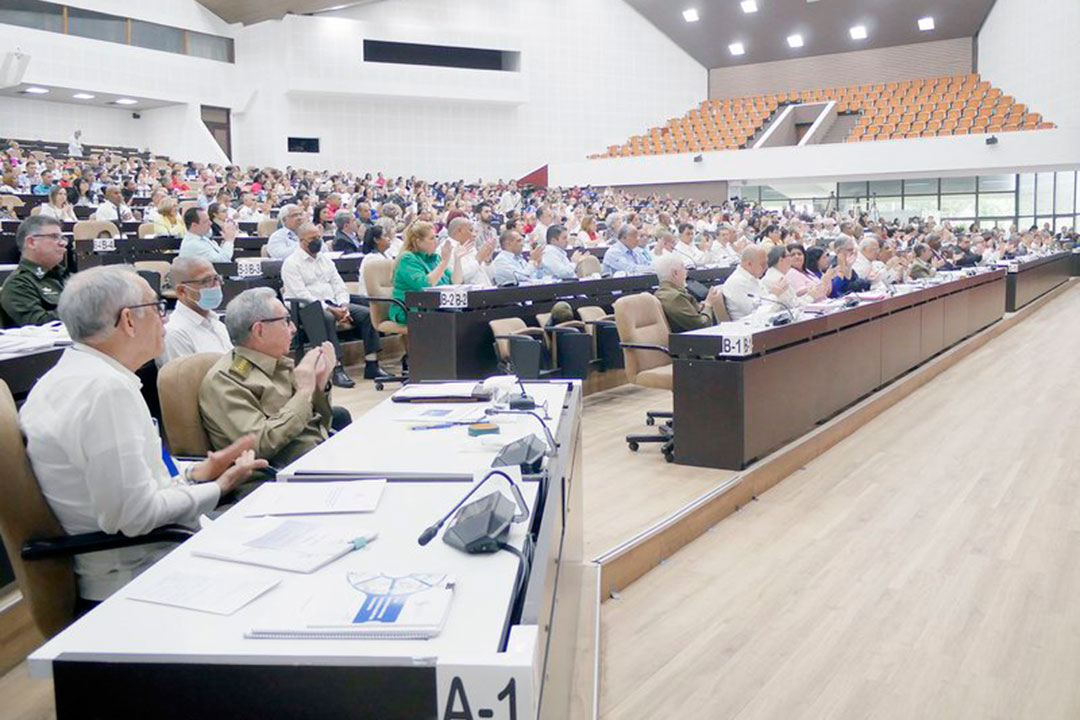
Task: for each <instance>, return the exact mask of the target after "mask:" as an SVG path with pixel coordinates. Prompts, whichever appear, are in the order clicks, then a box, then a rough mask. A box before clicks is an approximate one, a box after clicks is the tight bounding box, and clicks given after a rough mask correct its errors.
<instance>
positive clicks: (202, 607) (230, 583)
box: [127, 570, 280, 615]
mask: <svg viewBox="0 0 1080 720" xmlns="http://www.w3.org/2000/svg"><path fill="white" fill-rule="evenodd" d="M278 582H280V581H279V580H278V579H277V578H275V577H270V576H268V575H266V574H263V573H237V572H230V573H228V574H226V573H222V572H194V571H180V570H174V571H172V572H170V573H164V574H157V575H156V576H154V577H153V578H152V579H144V581H143V582H139V583H137V584H136V586H135V587H136V589H135V590H131V591H129V592H128V595H127V596H128V598H129V599H131V600H139V601H142V602H148V603H154V604H156V605H171V606H172V607H180V608H186V609H188V610H198V611H200V612H208V613H213V614H215V615H232V614H233V613H234V612H236V611H237V610H239V609H240V608H242V607H244V606H245V605H247V604H248V603H249V602H251V601H252V600H254V599H255V598H257V597H259V596H260V595H262V594H263V593H265V592H267V591H268V590H270V589H271V588H273V587H274V586H276V585H277V584H278Z"/></svg>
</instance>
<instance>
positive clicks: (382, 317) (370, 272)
mask: <svg viewBox="0 0 1080 720" xmlns="http://www.w3.org/2000/svg"><path fill="white" fill-rule="evenodd" d="M363 269H364V277H363V278H362V280H363V281H364V291H365V292H366V293H367V295H368V297H375V298H390V297H393V296H394V261H393V260H391V259H390V258H383V257H369V258H366V259H365V260H364V264H363ZM368 309H369V310H370V311H371V324H372V325H374V326H375V327H379V324H380V323H383V322H386V321H387V320H389V319H390V305H389V304H388V303H382V302H373V303H371V304H370V305H369V307H368Z"/></svg>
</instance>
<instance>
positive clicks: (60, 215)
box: [38, 203, 78, 222]
mask: <svg viewBox="0 0 1080 720" xmlns="http://www.w3.org/2000/svg"><path fill="white" fill-rule="evenodd" d="M38 215H40V216H41V217H47V218H52V219H53V220H56V221H57V222H77V221H78V218H77V217H75V208H73V207H71V206H70V205H65V206H64V207H62V208H58V207H53V206H52V205H50V204H49V203H45V204H43V205H41V210H39V211H38Z"/></svg>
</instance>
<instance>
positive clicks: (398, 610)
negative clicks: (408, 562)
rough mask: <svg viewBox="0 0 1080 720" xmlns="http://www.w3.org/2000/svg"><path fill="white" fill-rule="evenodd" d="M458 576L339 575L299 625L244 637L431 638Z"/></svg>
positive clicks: (440, 625)
mask: <svg viewBox="0 0 1080 720" xmlns="http://www.w3.org/2000/svg"><path fill="white" fill-rule="evenodd" d="M453 597H454V580H453V578H452V577H451V576H449V575H441V574H431V573H409V574H392V573H385V572H346V573H341V574H334V575H333V576H332V578H331V580H330V581H329V582H327V584H326V585H323V586H320V587H319V588H318V590H317V591H316V592H314V593H313V594H312V596H311V599H310V600H309V601H308V603H307V605H306V606H305V607H304V609H303V611H302V612H301V613H300V616H301V618H302V621H301V623H299V624H297V625H296V626H289V625H281V626H277V627H273V626H270V625H269V624H268V626H267V627H256V628H254V629H252V630H249V631H248V632H247V633H246V634H245V635H244V637H247V638H253V639H270V640H292V639H305V638H307V639H315V640H429V639H431V638H433V637H436V636H437V635H438V634H439V633H440V632H442V629H443V626H444V625H445V624H446V618H447V616H448V615H449V613H450V602H451V600H453Z"/></svg>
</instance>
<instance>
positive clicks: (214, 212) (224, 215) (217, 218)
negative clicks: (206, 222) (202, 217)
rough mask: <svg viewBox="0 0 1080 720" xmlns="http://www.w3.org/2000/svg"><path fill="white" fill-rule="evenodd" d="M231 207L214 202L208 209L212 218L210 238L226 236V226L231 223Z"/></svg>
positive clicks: (207, 212)
mask: <svg viewBox="0 0 1080 720" xmlns="http://www.w3.org/2000/svg"><path fill="white" fill-rule="evenodd" d="M229 209H230V208H229V206H228V205H227V204H225V203H220V202H212V203H210V207H208V208H207V209H206V214H207V215H209V216H210V237H212V238H214V239H215V240H216V239H217V238H220V237H223V236H224V235H225V226H226V225H227V224H228V222H229Z"/></svg>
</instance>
